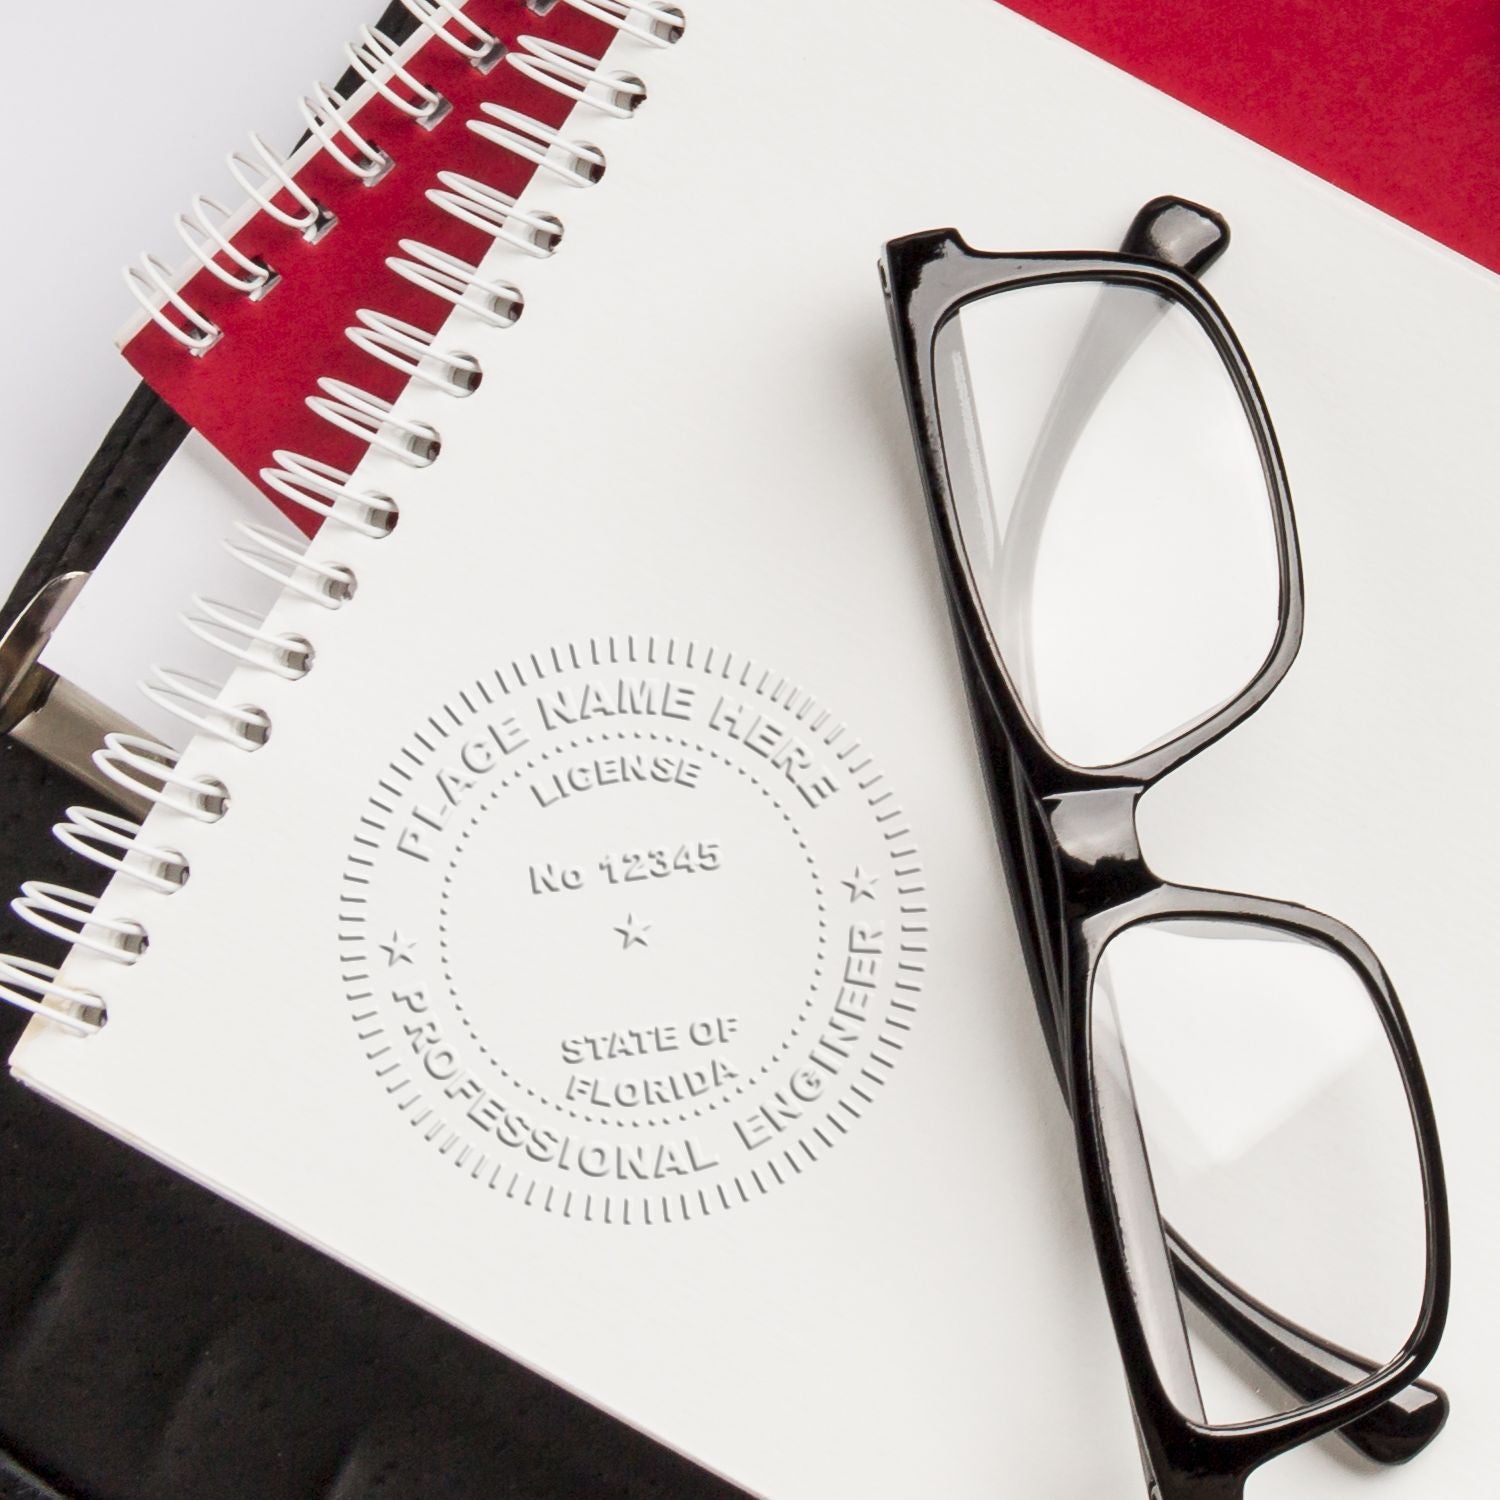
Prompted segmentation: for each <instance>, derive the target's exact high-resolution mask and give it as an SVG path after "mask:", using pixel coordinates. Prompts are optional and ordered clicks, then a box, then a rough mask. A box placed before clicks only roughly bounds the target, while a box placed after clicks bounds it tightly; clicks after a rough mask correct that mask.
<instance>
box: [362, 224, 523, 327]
mask: <svg viewBox="0 0 1500 1500" xmlns="http://www.w3.org/2000/svg"><path fill="white" fill-rule="evenodd" d="M397 243H398V245H399V247H400V249H401V250H402V251H403V252H404V254H403V255H392V256H388V257H387V258H386V265H387V266H388V267H389V268H390V269H391V270H392V271H394V272H395V273H396V274H397V275H398V276H399V277H401V278H402V280H403V281H409V282H411V283H412V285H413V286H419V287H421V288H422V289H423V291H427V292H431V293H432V295H433V296H434V297H441V298H442V300H443V301H444V302H451V303H452V304H453V305H454V306H455V307H461V308H463V309H464V311H465V312H471V313H473V314H475V316H476V317H479V318H482V319H483V320H484V321H485V322H486V323H488V324H489V325H490V326H491V327H492V328H509V327H510V326H511V324H512V323H514V322H515V321H516V320H517V319H518V318H519V317H520V316H521V313H522V310H523V309H524V308H525V305H526V299H525V298H524V297H523V296H522V295H521V289H520V288H519V287H516V286H512V285H511V284H510V283H509V282H505V281H491V280H490V279H489V278H488V277H485V276H481V275H480V274H479V267H478V266H472V265H470V264H469V262H468V261H466V260H460V259H459V258H458V257H457V256H456V255H449V254H448V252H447V251H446V250H438V249H436V248H434V247H433V246H432V245H424V244H423V243H422V242H421V241H420V240H400V241H398V242H397Z"/></svg>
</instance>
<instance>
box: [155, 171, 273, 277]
mask: <svg viewBox="0 0 1500 1500" xmlns="http://www.w3.org/2000/svg"><path fill="white" fill-rule="evenodd" d="M229 218H230V213H229V210H228V209H227V208H225V207H224V205H223V204H222V203H220V202H219V201H218V200H217V199H214V198H208V197H205V196H204V195H203V194H202V193H200V194H199V195H198V196H197V197H196V198H194V199H193V203H192V209H191V213H190V214H178V215H177V220H176V223H177V233H178V236H179V238H180V239H181V240H182V242H183V244H185V245H186V246H187V247H188V249H189V250H190V251H191V252H192V255H193V258H194V259H195V260H196V261H197V262H198V264H199V265H201V266H202V267H203V269H204V270H205V271H207V272H209V273H210V274H211V275H213V276H215V277H217V278H218V279H219V280H220V281H222V282H223V283H224V285H225V286H228V287H232V288H233V289H234V290H235V291H237V292H242V293H243V294H244V295H245V296H247V297H248V298H249V299H250V300H251V301H252V302H259V301H260V300H261V298H263V297H264V296H266V295H267V293H269V292H270V291H271V290H272V289H273V288H274V287H275V286H277V284H278V283H279V282H280V281H281V277H280V275H278V274H277V272H275V271H273V270H272V269H271V267H270V266H269V265H267V264H266V262H265V261H264V260H263V259H262V258H261V257H260V256H258V255H246V254H245V252H244V251H243V250H241V249H240V248H239V247H238V246H237V245H235V244H234V242H233V241H232V240H231V239H230V238H229V236H228V235H227V234H225V233H224V230H223V227H222V226H223V224H224V222H225V221H226V220H228V219H229ZM224 261H228V262H229V264H228V265H225V264H224V263H223V262H224Z"/></svg>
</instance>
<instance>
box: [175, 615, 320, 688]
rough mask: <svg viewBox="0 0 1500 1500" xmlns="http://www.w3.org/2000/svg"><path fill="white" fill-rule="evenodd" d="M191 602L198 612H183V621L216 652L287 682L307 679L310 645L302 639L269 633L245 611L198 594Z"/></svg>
mask: <svg viewBox="0 0 1500 1500" xmlns="http://www.w3.org/2000/svg"><path fill="white" fill-rule="evenodd" d="M192 602H193V605H194V607H195V608H196V610H197V611H198V612H197V613H196V614H188V613H184V614H183V615H182V622H183V624H184V625H186V626H187V628H188V629H189V630H190V631H192V633H193V634H194V635H195V636H197V637H198V639H199V640H200V641H203V642H205V643H206V644H208V645H210V646H212V647H214V649H215V650H218V651H222V652H223V653H224V654H225V655H226V656H228V657H231V658H233V659H234V660H235V661H242V662H246V663H247V664H249V665H250V666H254V667H264V668H265V669H266V670H267V671H268V672H274V673H275V674H276V675H277V676H278V677H284V678H286V679H287V680H288V681H296V680H298V679H300V678H303V677H306V676H307V674H308V673H309V672H310V671H311V670H312V666H313V660H314V655H313V648H312V643H311V642H310V641H308V640H306V639H305V638H304V637H303V636H300V635H291V634H278V633H274V632H272V631H269V630H267V629H265V627H264V625H263V624H262V622H261V621H260V620H259V619H257V617H256V616H254V615H252V614H251V613H250V612H249V611H248V610H243V609H236V608H235V607H234V606H233V605H231V604H220V603H219V602H218V601H217V600H216V599H205V598H204V597H203V596H202V595H201V594H195V595H194V596H193V601H192Z"/></svg>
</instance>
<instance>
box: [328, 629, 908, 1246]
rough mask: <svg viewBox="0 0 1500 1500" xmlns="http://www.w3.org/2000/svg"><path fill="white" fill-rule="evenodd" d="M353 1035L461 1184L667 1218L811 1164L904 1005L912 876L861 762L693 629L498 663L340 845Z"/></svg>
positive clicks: (894, 1044) (836, 1134)
mask: <svg viewBox="0 0 1500 1500" xmlns="http://www.w3.org/2000/svg"><path fill="white" fill-rule="evenodd" d="M344 881H345V886H344V898H345V899H344V900H343V902H342V903H341V917H340V932H339V941H340V959H341V963H342V972H343V977H344V983H345V992H346V998H347V1000H348V1008H349V1015H350V1019H351V1022H352V1023H353V1034H354V1037H355V1039H356V1040H357V1042H358V1045H359V1046H360V1048H361V1049H362V1051H363V1053H364V1056H365V1057H366V1059H367V1060H368V1062H369V1064H370V1067H371V1070H372V1072H373V1074H374V1077H375V1079H376V1080H377V1083H378V1086H379V1087H381V1088H382V1089H383V1090H384V1091H385V1093H386V1095H387V1096H388V1097H389V1099H390V1101H391V1108H392V1110H393V1111H395V1112H397V1113H398V1114H399V1115H400V1116H402V1117H404V1118H405V1119H406V1120H407V1121H408V1122H409V1124H410V1126H411V1128H412V1129H413V1131H415V1132H416V1133H417V1135H418V1136H419V1138H420V1139H421V1140H422V1141H424V1142H425V1143H427V1145H428V1146H429V1147H430V1148H431V1150H432V1151H433V1153H434V1155H435V1157H436V1158H437V1159H439V1160H441V1161H444V1162H446V1163H448V1164H449V1166H450V1168H451V1169H452V1170H455V1171H457V1172H460V1173H462V1174H463V1175H464V1176H465V1177H466V1178H468V1179H470V1180H471V1181H472V1182H473V1183H474V1184H475V1185H476V1189H477V1190H482V1191H486V1192H492V1193H495V1194H497V1195H498V1196H500V1197H502V1198H505V1199H510V1200H514V1201H517V1202H520V1203H524V1204H530V1205H532V1206H534V1207H537V1208H539V1209H541V1210H543V1211H546V1212H550V1213H555V1214H559V1215H562V1216H564V1217H570V1218H572V1217H576V1218H579V1219H584V1220H592V1221H598V1222H604V1223H620V1224H651V1223H670V1222H673V1221H678V1220H686V1219H691V1218H696V1217H700V1216H703V1215H707V1214H712V1213H716V1212H720V1211H723V1210H725V1209H729V1208H733V1207H735V1206H737V1205H739V1204H742V1203H749V1202H753V1201H754V1200H755V1199H756V1198H758V1197H759V1196H760V1195H761V1194H763V1193H766V1192H769V1191H770V1190H771V1189H772V1188H773V1187H775V1186H777V1185H778V1184H780V1183H785V1182H787V1181H789V1180H790V1179H792V1178H794V1177H796V1176H798V1175H800V1174H801V1173H802V1172H804V1171H806V1170H807V1169H808V1167H810V1166H811V1165H812V1164H814V1163H815V1162H817V1161H818V1160H819V1159H820V1158H821V1157H822V1156H823V1155H824V1154H825V1153H826V1152H827V1151H829V1150H831V1149H832V1148H833V1147H834V1146H836V1145H837V1144H838V1142H839V1140H840V1139H841V1138H842V1137H843V1136H844V1135H846V1134H847V1133H848V1132H849V1131H850V1130H851V1129H852V1128H854V1126H855V1125H856V1123H857V1122H858V1120H859V1118H860V1117H861V1115H862V1114H864V1112H865V1111H866V1110H867V1109H868V1108H870V1107H871V1106H872V1105H873V1104H874V1103H875V1101H876V1098H877V1096H878V1094H879V1092H880V1090H881V1088H882V1087H883V1086H884V1085H885V1083H886V1080H887V1078H888V1076H889V1075H890V1073H891V1070H892V1069H893V1068H894V1067H895V1066H896V1064H897V1062H898V1060H899V1057H900V1053H901V1050H902V1047H903V1045H904V1044H905V1041H906V1038H907V1036H908V1034H909V1032H910V1029H911V1025H912V1022H913V1019H914V1017H915V1014H916V1002H917V996H918V993H919V990H920V986H921V980H922V972H923V967H924V958H925V954H926V949H927V902H926V895H925V890H924V886H923V877H922V866H921V860H920V857H919V855H918V852H917V849H916V846H915V843H914V841H913V839H912V835H911V831H910V829H909V827H908V826H907V823H906V820H905V817H904V815H903V814H902V811H901V804H900V802H899V801H898V799H897V797H896V795H895V793H894V791H893V790H892V789H891V788H890V787H889V786H888V785H887V783H886V781H885V779H884V777H883V776H882V774H881V772H880V770H879V768H878V767H877V766H876V764H875V761H874V758H873V756H872V753H871V752H870V750H869V749H868V748H867V747H866V746H865V745H864V744H863V743H862V742H861V741H860V739H859V737H858V735H857V734H856V733H855V732H854V731H853V730H852V729H851V728H850V727H849V726H848V725H846V724H845V723H843V722H842V721H841V720H839V719H838V718H837V717H836V716H835V715H834V714H833V713H832V712H831V711H830V710H828V709H826V708H823V707H822V706H820V705H819V704H818V702H817V701H816V700H815V699H813V698H812V697H811V696H809V695H808V694H807V693H806V692H804V691H803V690H802V689H801V688H800V687H798V686H796V685H795V684H793V683H791V682H789V681H788V680H787V679H786V678H784V677H780V676H778V675H777V674H776V673H774V672H771V671H769V670H766V669H765V668H762V667H760V666H758V665H757V664H755V663H754V662H752V661H750V660H748V659H746V658H744V657H741V656H736V655H734V654H732V653H730V652H726V651H722V650H720V649H718V648H715V647H712V646H705V645H703V644H702V643H699V642H690V641H677V640H671V639H665V638H662V637H657V636H651V637H640V636H614V637H602V638H591V639H589V640H587V641H581V642H574V643H570V644H567V645H562V646H557V647H553V648H550V649H548V650H546V651H543V652H539V653H536V654H534V655H531V656H527V657H525V658H524V659H521V660H516V661H510V662H506V663H505V664H504V665H503V666H500V667H497V668H496V669H494V670H493V671H491V672H490V673H488V674H487V675H486V676H484V677H481V678H479V679H477V680H476V681H474V682H472V683H470V684H468V685H467V686H465V687H462V688H461V689H460V690H459V691H457V692H456V693H455V694H454V696H453V697H452V698H450V699H449V700H448V701H447V702H445V703H443V704H441V705H439V706H438V708H437V709H436V711H435V712H433V713H432V714H431V715H429V716H428V717H427V718H426V719H424V720H423V722H422V723H420V724H419V725H417V726H416V728H415V729H414V730H413V733H412V735H411V738H410V739H409V740H408V742H407V743H406V744H405V745H403V746H401V747H400V748H399V750H398V752H397V754H396V755H395V756H394V758H393V759H392V760H391V761H390V762H389V764H388V765H387V766H386V767H385V768H384V770H383V771H382V772H381V774H380V776H379V779H378V784H377V785H376V787H375V788H374V790H373V791H372V793H371V795H370V797H369V799H368V801H367V803H366V806H365V808H364V812H363V815H362V816H361V818H360V821H359V825H358V827H357V829H356V830H355V832H354V835H353V840H352V843H351V845H350V848H349V852H348V856H347V861H346V866H345V873H344Z"/></svg>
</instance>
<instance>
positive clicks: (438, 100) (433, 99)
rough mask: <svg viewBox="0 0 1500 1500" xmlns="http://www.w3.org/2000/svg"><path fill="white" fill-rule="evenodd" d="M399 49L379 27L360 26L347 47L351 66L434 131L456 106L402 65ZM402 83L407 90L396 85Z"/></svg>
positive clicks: (391, 102) (388, 100)
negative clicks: (398, 59)
mask: <svg viewBox="0 0 1500 1500" xmlns="http://www.w3.org/2000/svg"><path fill="white" fill-rule="evenodd" d="M399 52H400V48H399V47H398V46H397V44H396V43H395V42H393V41H392V40H391V39H390V37H388V36H387V35H386V34H385V33H384V32H383V31H381V30H380V29H379V28H378V27H375V26H362V27H360V31H359V35H358V36H357V37H355V39H354V40H353V41H352V42H350V43H348V44H347V45H346V46H345V48H344V55H345V56H346V57H347V58H348V59H349V66H350V67H351V68H353V69H354V71H355V72H356V73H358V74H359V76H360V77H361V78H363V79H364V81H365V82H366V83H367V84H369V85H370V87H371V88H372V89H374V90H375V92H376V93H377V94H379V95H380V97H381V98H382V99H384V100H385V101H386V103H387V104H389V105H391V106H392V107H393V108H395V109H399V110H400V111H401V113H402V114H404V115H407V116H408V117H410V118H411V119H413V120H415V121H416V122H417V123H418V124H419V125H421V126H423V127H425V128H426V129H428V130H431V129H432V127H433V126H434V125H436V124H437V123H438V121H439V120H441V119H442V118H443V117H444V116H445V115H446V114H447V113H448V111H449V109H450V108H451V107H452V106H451V105H450V104H449V103H448V101H447V100H446V99H445V98H443V96H442V95H441V94H440V93H438V91H437V90H436V89H431V88H428V87H427V85H426V84H425V83H422V82H421V81H420V80H419V79H416V78H414V77H412V75H411V74H410V73H409V72H408V71H407V70H406V69H405V68H404V67H402V66H401V64H400V63H399V62H398V61H397V60H396V59H397V56H398V54H399ZM398 82H399V83H400V84H401V86H402V88H404V89H405V90H406V92H405V93H402V92H401V89H398V88H396V87H395V85H396V84H397V83H398Z"/></svg>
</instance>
